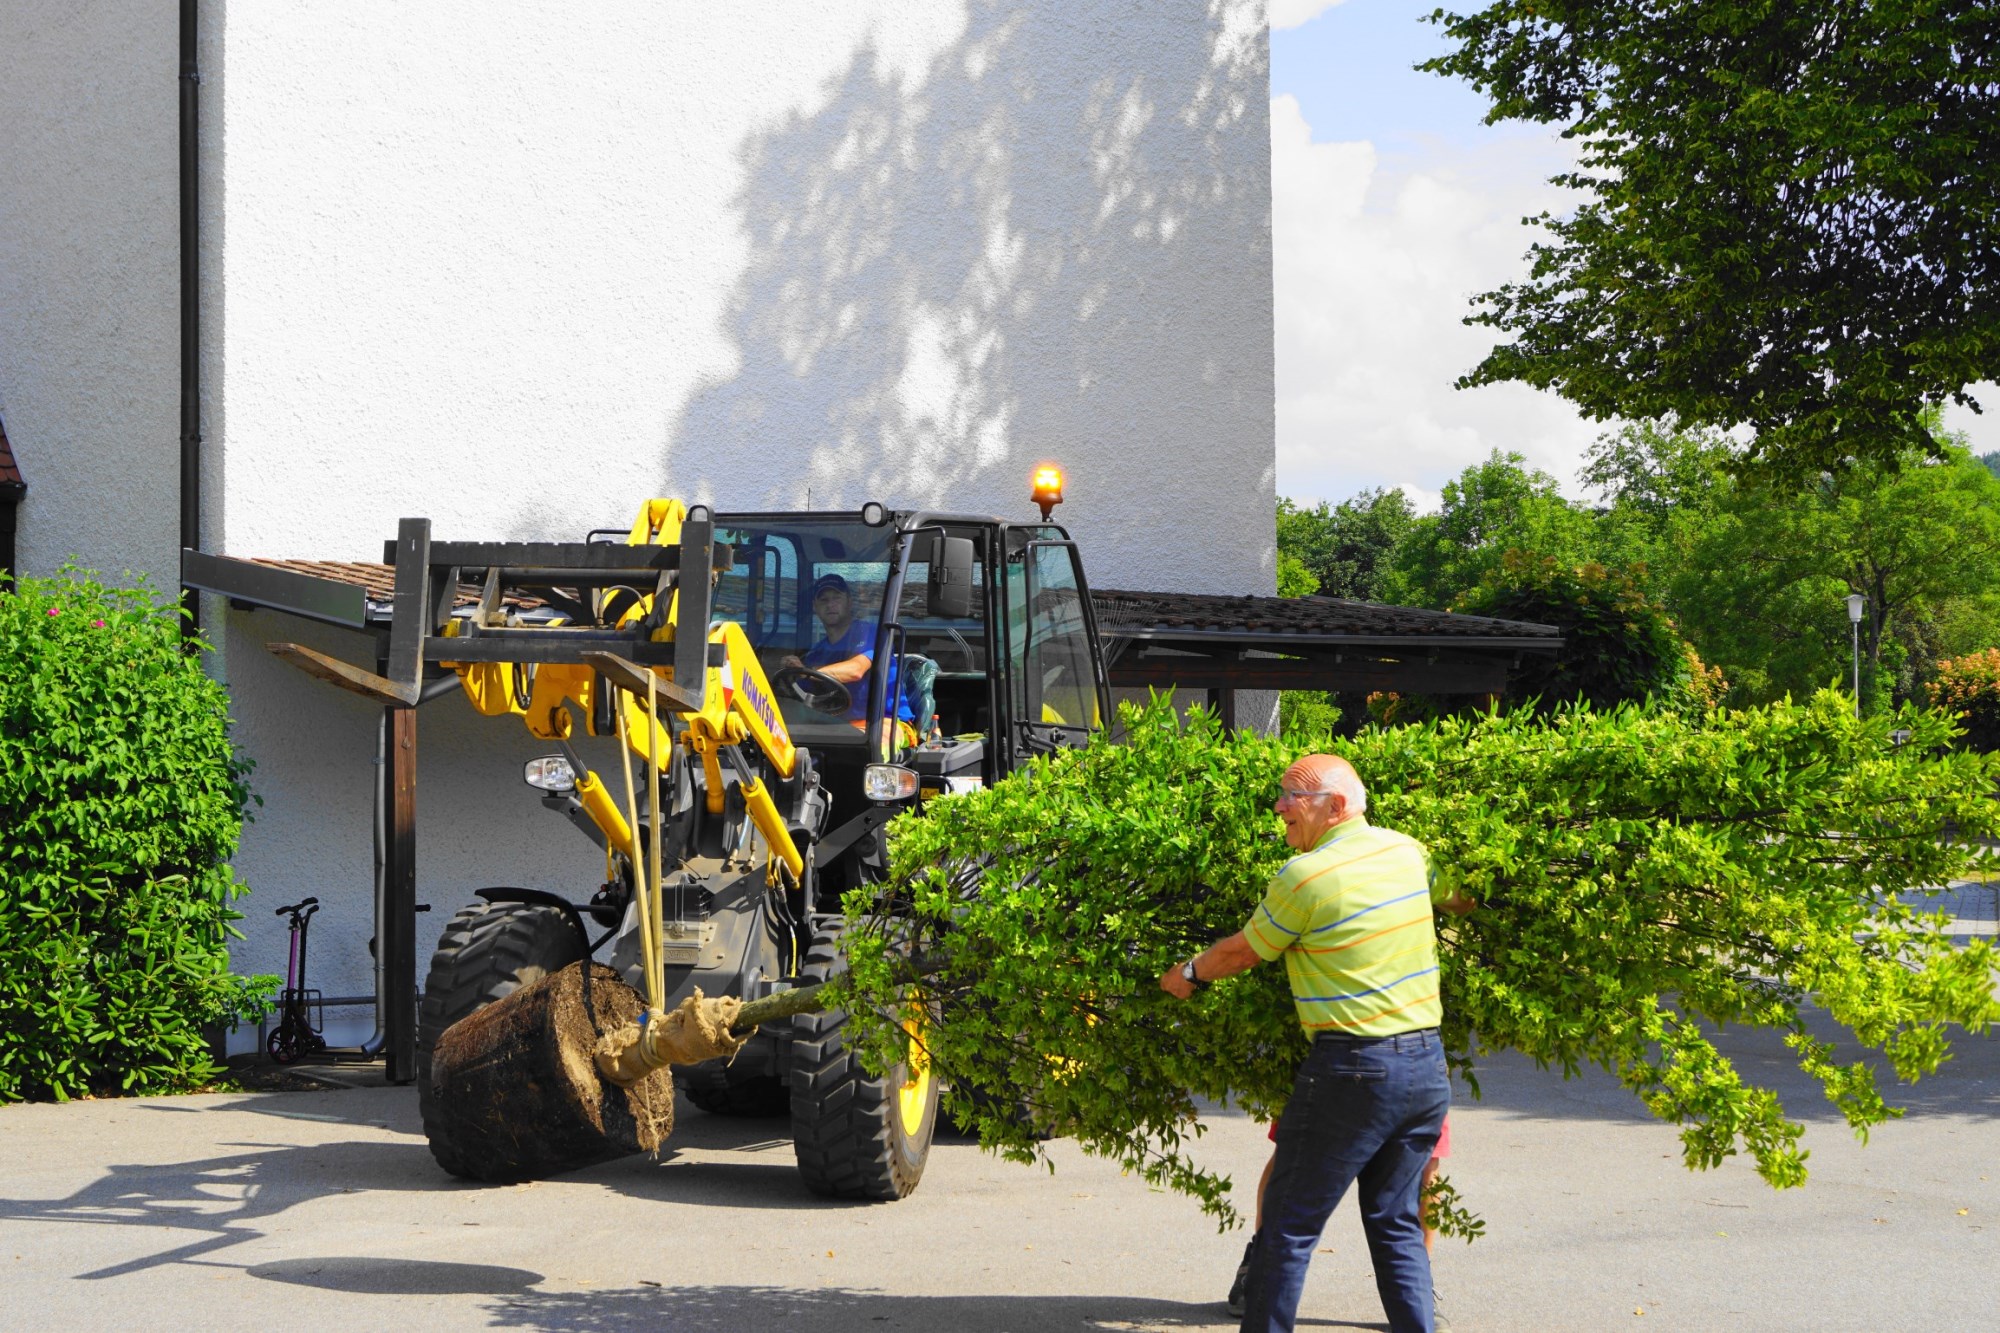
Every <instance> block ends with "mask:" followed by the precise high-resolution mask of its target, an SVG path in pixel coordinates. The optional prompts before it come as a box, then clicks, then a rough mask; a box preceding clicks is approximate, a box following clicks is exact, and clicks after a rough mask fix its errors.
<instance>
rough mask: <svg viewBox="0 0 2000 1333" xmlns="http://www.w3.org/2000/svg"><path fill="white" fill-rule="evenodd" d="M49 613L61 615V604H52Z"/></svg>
mask: <svg viewBox="0 0 2000 1333" xmlns="http://www.w3.org/2000/svg"><path fill="white" fill-rule="evenodd" d="M49 614H50V615H52V616H59V615H61V614H62V608H61V607H60V606H52V607H50V608H49Z"/></svg>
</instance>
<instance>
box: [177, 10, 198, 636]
mask: <svg viewBox="0 0 2000 1333" xmlns="http://www.w3.org/2000/svg"><path fill="white" fill-rule="evenodd" d="M198 3H199V0H181V548H182V549H183V550H188V551H199V550H200V549H201V154H200V147H201V133H200V129H201V103H200V96H201V70H200V68H199V67H198V65H197V64H196V61H195V10H196V6H197V4H198ZM181 609H182V611H183V613H184V614H183V617H182V620H181V632H182V633H183V634H185V635H187V636H188V637H189V638H192V637H194V636H195V635H196V634H198V633H200V632H201V595H200V594H199V593H197V592H196V591H195V590H194V589H192V588H189V587H187V586H186V585H182V587H181Z"/></svg>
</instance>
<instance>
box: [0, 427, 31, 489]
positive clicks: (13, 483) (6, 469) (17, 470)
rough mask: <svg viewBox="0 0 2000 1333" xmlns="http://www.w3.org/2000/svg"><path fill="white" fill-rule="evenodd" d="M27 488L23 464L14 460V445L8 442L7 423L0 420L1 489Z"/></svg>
mask: <svg viewBox="0 0 2000 1333" xmlns="http://www.w3.org/2000/svg"><path fill="white" fill-rule="evenodd" d="M27 489H28V481H27V478H25V477H23V476H22V475H21V465H20V464H18V463H16V462H15V461H14V449H13V446H12V445H10V444H8V443H7V424H6V423H5V422H0V490H22V491H25V490H27Z"/></svg>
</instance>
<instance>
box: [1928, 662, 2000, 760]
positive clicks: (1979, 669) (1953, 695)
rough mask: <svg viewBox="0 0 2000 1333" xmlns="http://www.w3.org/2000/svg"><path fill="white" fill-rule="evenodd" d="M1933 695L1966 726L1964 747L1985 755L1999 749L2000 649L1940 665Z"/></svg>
mask: <svg viewBox="0 0 2000 1333" xmlns="http://www.w3.org/2000/svg"><path fill="white" fill-rule="evenodd" d="M1930 696H1931V704H1932V706H1933V707H1935V708H1938V709H1940V710H1942V711H1944V712H1946V713H1949V714H1951V715H1952V716H1953V717H1956V718H1957V719H1958V720H1959V722H1960V724H1961V725H1962V726H1964V728H1965V737H1964V744H1965V745H1967V746H1969V747H1970V748H1972V749H1974V750H1977V751H1979V752H1980V753H1982V754H1990V753H1992V752H1993V751H1996V750H2000V648H1988V649H1987V650H1986V651H1985V652H1981V653H1969V654H1967V655H1966V656H1964V657H1959V658H1953V659H1948V660H1946V661H1943V662H1939V663H1938V674H1937V679H1936V680H1934V681H1932V682H1931V685H1930Z"/></svg>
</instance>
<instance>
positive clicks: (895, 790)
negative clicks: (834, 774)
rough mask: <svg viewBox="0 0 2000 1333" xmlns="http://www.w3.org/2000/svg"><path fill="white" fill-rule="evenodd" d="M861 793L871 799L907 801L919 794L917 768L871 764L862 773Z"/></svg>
mask: <svg viewBox="0 0 2000 1333" xmlns="http://www.w3.org/2000/svg"><path fill="white" fill-rule="evenodd" d="M861 793H862V795H864V796H866V797H867V798H868V799H869V800H871V801H907V800H909V799H910V798H911V797H912V796H915V795H916V794H917V773H916V770H915V769H911V768H904V767H902V766H901V765H900V764H870V765H868V767H867V768H866V769H864V770H862V773H861Z"/></svg>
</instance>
